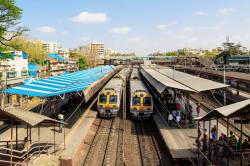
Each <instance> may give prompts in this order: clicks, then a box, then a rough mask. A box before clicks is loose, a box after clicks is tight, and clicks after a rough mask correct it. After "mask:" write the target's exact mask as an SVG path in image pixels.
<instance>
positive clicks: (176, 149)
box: [153, 112, 197, 163]
mask: <svg viewBox="0 0 250 166" xmlns="http://www.w3.org/2000/svg"><path fill="white" fill-rule="evenodd" d="M153 119H154V121H155V123H156V126H157V128H158V129H159V132H160V134H161V136H162V138H163V140H164V142H165V143H166V146H167V148H168V150H169V153H170V155H171V157H172V159H173V162H174V163H182V162H193V160H195V159H196V158H197V153H196V151H197V147H196V145H195V139H196V136H197V129H195V128H185V129H179V128H172V127H169V126H168V125H167V123H166V121H164V119H163V118H162V117H161V115H160V113H157V112H156V113H155V114H154V115H153Z"/></svg>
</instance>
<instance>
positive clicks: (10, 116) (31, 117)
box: [0, 109, 63, 126]
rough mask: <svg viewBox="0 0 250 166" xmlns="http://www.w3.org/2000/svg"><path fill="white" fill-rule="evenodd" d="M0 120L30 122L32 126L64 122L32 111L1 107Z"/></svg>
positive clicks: (15, 122)
mask: <svg viewBox="0 0 250 166" xmlns="http://www.w3.org/2000/svg"><path fill="white" fill-rule="evenodd" d="M0 121H4V122H6V123H10V122H12V123H13V124H19V123H23V124H28V125H30V126H36V125H38V124H41V123H63V122H60V121H58V120H55V119H52V118H49V117H47V116H44V115H41V114H38V113H34V112H31V111H18V110H1V109H0Z"/></svg>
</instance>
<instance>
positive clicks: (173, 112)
mask: <svg viewBox="0 0 250 166" xmlns="http://www.w3.org/2000/svg"><path fill="white" fill-rule="evenodd" d="M176 114H177V112H176V110H173V111H172V115H173V119H174V120H176Z"/></svg>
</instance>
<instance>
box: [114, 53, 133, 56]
mask: <svg viewBox="0 0 250 166" xmlns="http://www.w3.org/2000/svg"><path fill="white" fill-rule="evenodd" d="M110 56H135V53H130V54H121V53H116V54H111V55H110Z"/></svg>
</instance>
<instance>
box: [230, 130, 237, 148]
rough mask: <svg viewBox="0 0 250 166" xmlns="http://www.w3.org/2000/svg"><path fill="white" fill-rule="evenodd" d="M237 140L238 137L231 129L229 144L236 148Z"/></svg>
mask: <svg viewBox="0 0 250 166" xmlns="http://www.w3.org/2000/svg"><path fill="white" fill-rule="evenodd" d="M236 142H237V139H236V137H235V135H234V134H233V132H232V131H230V137H229V138H228V146H229V147H231V148H233V149H235V148H236Z"/></svg>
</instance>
